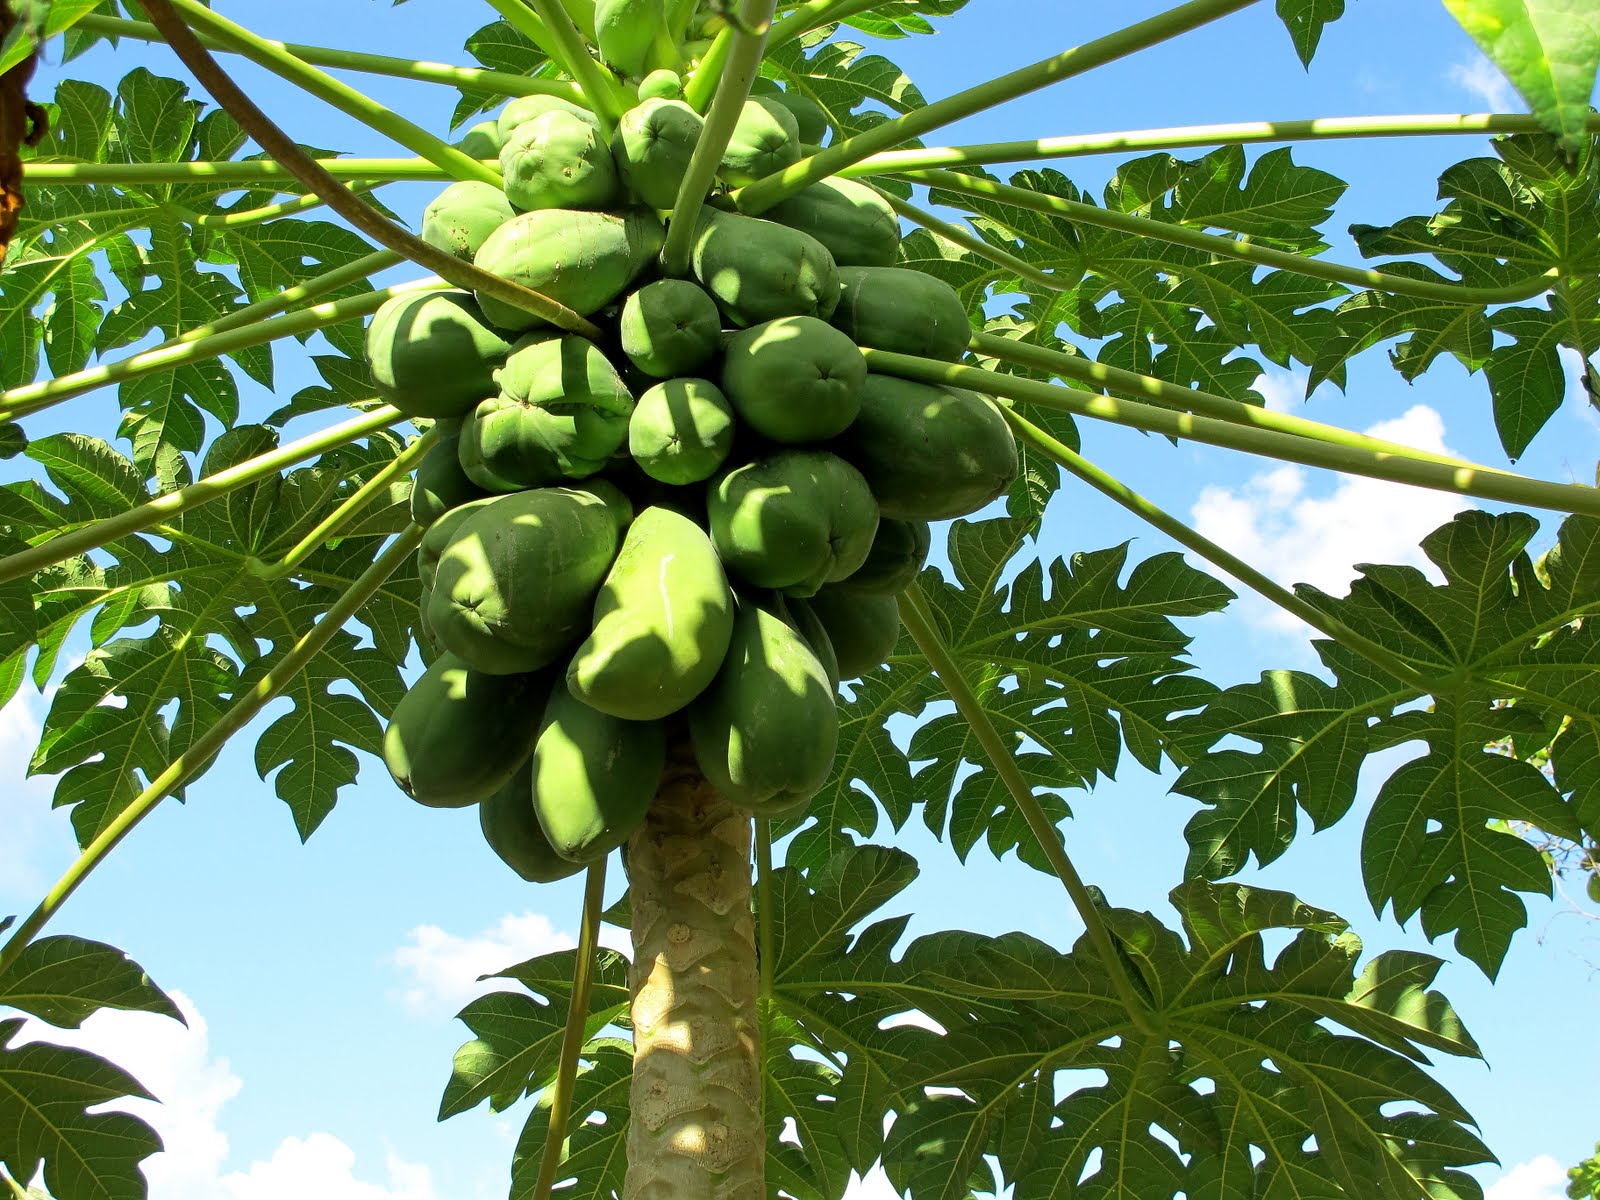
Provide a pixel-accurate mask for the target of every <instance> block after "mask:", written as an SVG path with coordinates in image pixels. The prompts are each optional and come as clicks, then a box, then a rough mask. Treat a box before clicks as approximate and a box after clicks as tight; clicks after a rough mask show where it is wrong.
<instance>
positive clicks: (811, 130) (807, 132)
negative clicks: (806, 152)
mask: <svg viewBox="0 0 1600 1200" xmlns="http://www.w3.org/2000/svg"><path fill="white" fill-rule="evenodd" d="M772 98H773V99H774V100H776V101H777V102H778V103H779V104H781V105H783V106H784V107H785V108H787V109H788V110H789V112H790V113H792V114H793V115H794V125H795V132H796V133H798V134H799V135H800V145H801V147H802V149H803V148H804V147H806V146H820V145H821V144H822V140H823V139H824V138H826V137H827V136H828V128H829V122H828V114H827V113H826V112H825V111H824V110H823V107H822V105H820V104H818V103H817V102H816V101H815V100H813V99H812V98H811V97H810V96H808V95H806V94H805V93H804V92H797V91H795V90H794V88H793V87H791V88H790V89H789V90H788V91H778V92H775V93H773V96H772Z"/></svg>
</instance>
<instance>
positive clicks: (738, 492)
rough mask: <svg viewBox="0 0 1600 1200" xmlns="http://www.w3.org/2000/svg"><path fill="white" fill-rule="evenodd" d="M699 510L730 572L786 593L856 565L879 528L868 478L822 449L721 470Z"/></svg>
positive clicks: (810, 587)
mask: <svg viewBox="0 0 1600 1200" xmlns="http://www.w3.org/2000/svg"><path fill="white" fill-rule="evenodd" d="M706 512H707V515H708V516H709V518H710V524H711V540H712V543H713V544H714V545H715V546H716V548H717V554H718V555H719V556H720V557H721V558H722V562H723V565H724V566H725V567H727V568H728V570H729V571H731V572H732V573H733V574H735V575H737V576H738V577H739V578H740V579H742V580H744V581H745V582H746V583H750V584H753V585H755V586H756V587H764V588H774V589H776V590H778V591H782V592H785V593H787V594H788V595H791V596H809V595H811V593H812V592H815V591H816V590H817V589H818V588H819V587H821V586H822V585H823V584H824V583H827V582H829V581H831V580H835V579H843V578H844V577H845V576H847V575H849V574H850V573H851V572H853V571H855V570H856V569H857V568H858V567H860V566H861V564H862V563H863V562H864V561H865V560H866V557H867V552H868V551H869V550H871V549H872V536H873V533H874V532H875V531H876V530H877V527H878V506H877V505H876V504H874V503H873V500H872V492H871V491H870V490H869V489H868V487H867V481H866V480H865V479H863V478H862V477H861V474H860V473H859V472H858V471H856V470H855V468H853V467H852V466H850V464H849V463H847V462H845V461H844V460H843V459H842V458H839V457H838V456H837V455H833V454H830V453H828V452H827V451H826V450H778V451H775V452H774V453H771V454H768V455H766V456H765V457H763V458H758V459H756V460H755V461H754V462H749V463H745V464H744V465H742V466H739V467H736V468H734V469H733V470H731V471H724V472H723V473H722V474H721V475H719V476H717V478H716V479H715V480H714V481H713V482H712V486H711V490H710V492H709V494H708V496H707V498H706Z"/></svg>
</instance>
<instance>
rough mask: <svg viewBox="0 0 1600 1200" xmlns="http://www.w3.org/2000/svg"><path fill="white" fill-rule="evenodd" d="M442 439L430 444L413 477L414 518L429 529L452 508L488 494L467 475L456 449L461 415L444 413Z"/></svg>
mask: <svg viewBox="0 0 1600 1200" xmlns="http://www.w3.org/2000/svg"><path fill="white" fill-rule="evenodd" d="M435 428H437V429H438V430H439V439H438V440H437V441H436V442H434V444H433V445H432V446H430V447H429V448H428V452H427V453H426V454H424V455H423V456H422V461H421V462H419V463H418V464H417V473H416V475H415V476H414V477H413V478H412V480H411V520H412V522H413V523H414V524H417V525H420V526H422V527H423V528H424V529H427V528H428V527H429V526H431V525H432V524H433V523H434V522H435V521H437V520H438V519H439V518H440V517H442V516H444V515H445V513H447V512H449V511H450V510H451V509H452V508H459V507H460V506H461V505H463V504H465V503H467V501H469V500H481V499H482V498H483V497H484V495H485V494H486V493H485V492H484V490H483V489H482V488H480V487H479V486H478V485H477V484H475V483H473V482H472V480H470V479H468V478H467V473H466V472H465V471H463V470H462V469H461V459H460V457H459V455H458V454H457V452H456V449H457V446H458V444H459V443H460V441H461V418H460V417H444V418H442V419H441V420H440V421H439V423H438V425H437V426H435Z"/></svg>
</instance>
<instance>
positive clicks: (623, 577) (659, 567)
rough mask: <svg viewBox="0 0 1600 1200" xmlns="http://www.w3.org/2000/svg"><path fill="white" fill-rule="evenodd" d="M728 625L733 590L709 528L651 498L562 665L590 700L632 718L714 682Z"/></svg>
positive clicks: (676, 703) (657, 711)
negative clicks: (590, 627) (585, 633)
mask: <svg viewBox="0 0 1600 1200" xmlns="http://www.w3.org/2000/svg"><path fill="white" fill-rule="evenodd" d="M732 631H733V592H732V591H730V590H729V588H728V577H727V576H726V575H725V574H723V571H722V563H721V562H720V561H719V560H718V558H717V552H716V550H715V549H713V548H712V545H711V539H710V538H708V537H707V536H706V534H705V531H704V530H703V529H701V528H700V526H698V525H696V524H695V523H694V522H693V521H691V520H690V519H689V518H688V517H685V516H683V515H682V514H681V513H677V512H674V511H673V510H672V509H670V508H663V507H661V506H660V505H655V506H652V507H650V508H647V509H645V510H644V511H643V512H641V513H640V514H639V515H638V516H637V517H635V518H634V521H633V524H632V525H630V526H629V527H628V533H627V536H626V537H625V538H624V539H623V542H622V550H621V552H620V553H619V554H618V555H617V561H616V562H615V563H613V564H612V567H611V571H610V573H609V574H607V575H606V580H605V582H604V583H603V584H601V585H600V594H599V595H598V596H596V597H595V602H594V631H593V632H592V633H591V634H590V635H589V637H588V640H587V641H585V642H584V643H583V644H582V645H581V646H579V647H578V650H577V653H576V654H574V655H573V658H572V664H571V666H569V667H568V668H567V687H568V688H569V689H571V691H572V694H573V695H574V696H576V697H577V698H578V699H579V700H582V701H583V702H584V703H585V704H587V705H589V707H591V708H597V709H599V710H600V711H601V712H604V713H610V714H611V715H612V716H614V717H622V718H624V719H626V720H629V721H653V720H656V719H658V718H660V717H665V716H667V715H668V714H670V713H675V712H677V711H678V710H679V709H680V708H682V707H683V706H684V705H685V704H687V703H689V701H691V700H693V699H694V698H695V697H696V696H697V695H699V694H700V692H701V691H702V690H704V688H705V686H706V685H707V684H708V683H710V682H711V678H712V676H713V675H715V674H716V673H717V668H718V667H719V666H721V665H722V656H723V655H724V654H725V653H727V650H728V637H729V635H730V634H731V633H732Z"/></svg>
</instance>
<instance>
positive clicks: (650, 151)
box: [611, 99, 706, 209]
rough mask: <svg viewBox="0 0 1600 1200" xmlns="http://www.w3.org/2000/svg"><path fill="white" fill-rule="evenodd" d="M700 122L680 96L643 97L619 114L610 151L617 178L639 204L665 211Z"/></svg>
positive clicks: (673, 200)
mask: <svg viewBox="0 0 1600 1200" xmlns="http://www.w3.org/2000/svg"><path fill="white" fill-rule="evenodd" d="M705 123H706V122H705V118H704V117H702V116H701V115H700V114H699V113H697V112H695V110H694V109H692V108H690V107H689V106H688V105H687V104H685V103H684V102H683V101H682V100H671V99H651V100H643V101H641V102H640V103H638V104H636V105H635V106H634V107H633V108H630V109H629V110H628V111H627V112H625V113H623V114H622V117H621V118H620V119H619V120H618V121H617V131H616V133H614V134H613V135H612V137H611V153H612V156H613V158H615V160H616V163H617V170H618V172H619V173H620V174H621V176H622V182H623V183H624V184H626V185H627V186H628V188H629V190H630V191H632V192H633V194H634V195H635V196H636V197H637V198H638V200H639V202H640V203H641V204H644V205H647V206H648V207H650V208H659V209H668V208H671V207H673V205H675V204H676V203H677V201H678V185H679V184H680V183H681V182H682V180H683V175H684V172H685V171H687V170H688V169H689V159H690V158H692V157H693V156H694V148H695V143H697V142H698V141H699V140H700V131H701V130H702V129H704V128H705Z"/></svg>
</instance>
